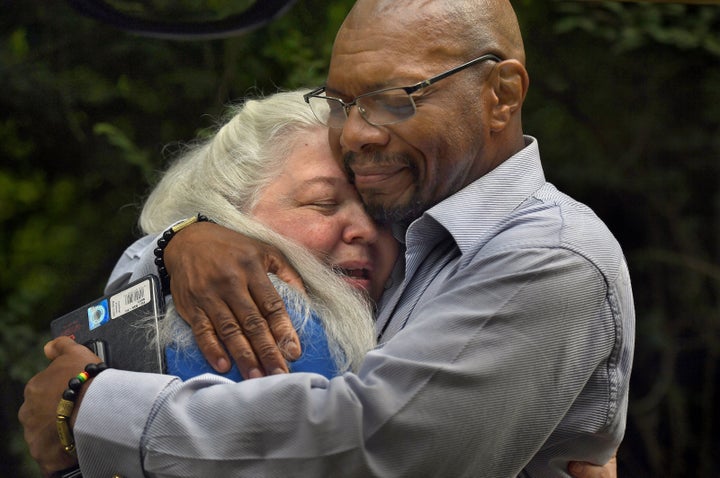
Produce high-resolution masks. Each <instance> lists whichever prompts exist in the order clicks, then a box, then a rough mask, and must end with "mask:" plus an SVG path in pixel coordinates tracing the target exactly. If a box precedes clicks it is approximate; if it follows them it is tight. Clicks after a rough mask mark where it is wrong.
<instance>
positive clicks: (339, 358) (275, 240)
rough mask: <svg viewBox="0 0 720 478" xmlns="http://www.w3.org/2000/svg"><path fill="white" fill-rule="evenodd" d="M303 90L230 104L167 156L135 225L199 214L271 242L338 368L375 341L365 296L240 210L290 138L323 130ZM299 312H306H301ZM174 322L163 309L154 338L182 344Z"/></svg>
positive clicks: (286, 150)
mask: <svg viewBox="0 0 720 478" xmlns="http://www.w3.org/2000/svg"><path fill="white" fill-rule="evenodd" d="M303 93H304V91H292V92H283V93H276V94H275V95H273V96H269V97H266V98H263V99H249V100H246V101H245V102H244V103H243V104H241V105H240V106H236V107H232V108H231V110H230V112H231V117H230V119H229V120H228V121H227V122H226V123H225V124H224V125H222V126H221V127H220V128H219V130H218V131H217V133H216V134H215V135H213V136H212V137H211V138H209V139H207V140H204V141H201V142H199V143H195V144H192V145H190V146H188V147H187V148H186V150H185V151H184V152H183V153H181V154H180V156H179V157H177V158H176V159H175V160H174V162H173V163H172V164H171V166H170V168H169V169H168V170H167V172H166V173H165V174H164V175H163V177H162V179H161V180H160V182H159V183H158V184H157V186H156V187H155V188H154V190H153V191H152V193H151V194H150V196H149V197H148V199H147V201H146V203H145V205H144V207H143V210H142V213H141V215H140V227H141V228H142V229H143V231H144V232H145V233H146V234H158V233H160V232H162V231H163V230H164V229H165V228H167V227H168V225H170V224H172V223H174V222H176V221H178V220H180V219H183V218H186V217H190V216H193V215H195V214H197V213H202V214H204V215H206V216H208V217H209V218H211V219H212V220H213V221H214V222H216V223H218V224H220V225H223V226H225V227H228V228H230V229H234V230H236V231H238V232H241V233H243V234H245V235H246V236H249V237H252V238H255V239H259V240H261V241H263V242H266V243H269V244H272V245H274V246H275V247H277V248H278V249H279V250H280V251H281V252H282V253H283V254H284V255H285V256H286V257H287V259H288V261H289V262H290V263H291V264H292V265H293V267H295V269H296V270H297V271H298V273H299V274H300V276H301V277H302V279H303V282H304V285H305V288H306V293H307V297H306V299H307V300H308V301H309V304H308V307H309V308H310V309H312V310H314V311H315V312H316V313H317V315H318V316H319V318H320V320H321V322H322V324H323V326H324V328H325V332H326V334H327V337H328V344H329V346H330V352H331V354H332V355H333V358H334V359H335V362H336V364H337V368H338V370H339V371H340V372H343V371H346V370H357V368H358V366H359V365H360V363H361V362H362V360H363V358H364V356H365V354H366V352H367V351H368V350H370V349H371V348H372V347H374V345H375V338H374V337H375V334H374V325H373V319H372V306H371V304H370V302H369V300H368V299H367V298H366V297H365V296H364V295H363V294H362V293H360V292H358V291H356V290H354V289H353V288H352V287H350V286H349V285H347V284H346V283H345V282H344V281H343V280H342V279H341V278H340V277H339V276H338V275H337V274H336V273H335V272H333V271H332V270H331V268H330V267H329V266H327V265H325V264H323V263H321V262H320V261H319V260H318V259H316V258H315V256H313V255H312V254H311V253H310V252H309V251H307V250H306V249H305V248H303V247H301V246H299V245H298V244H296V243H294V242H292V241H290V240H288V239H286V238H284V237H282V236H281V235H280V234H277V233H275V232H274V231H272V230H271V229H270V228H268V227H267V226H265V225H263V224H261V223H260V222H259V221H257V220H255V219H253V218H251V217H250V216H249V215H248V211H251V210H252V209H253V207H254V206H255V203H256V202H257V198H258V197H259V195H260V193H261V191H262V190H263V188H264V187H265V186H267V184H268V183H269V182H270V181H271V180H272V179H273V178H274V177H276V176H277V175H278V173H279V172H280V171H281V170H282V168H283V166H284V164H285V161H286V159H287V158H288V156H289V154H290V152H291V151H292V148H293V146H294V145H295V143H296V141H299V140H302V139H303V137H304V135H306V134H307V133H308V132H310V131H313V130H314V129H317V128H325V126H323V125H322V124H321V123H320V122H319V121H318V120H317V119H316V118H315V117H314V115H313V113H312V112H311V110H310V108H309V106H308V105H307V104H306V103H305V102H304V100H303V98H302V95H303ZM295 302H296V303H299V302H302V301H299V302H298V301H295ZM296 305H297V304H296ZM292 307H293V308H296V310H297V307H296V306H292ZM300 308H302V307H300ZM305 312H307V311H305ZM304 315H305V318H306V319H307V318H309V314H308V313H305V314H304ZM174 320H182V319H180V318H179V317H177V313H176V312H175V311H174V310H173V309H172V307H169V308H168V314H167V317H166V319H165V320H163V321H162V322H165V323H166V324H165V325H164V326H163V327H161V337H160V338H161V343H162V344H163V345H165V344H168V343H171V342H174V343H175V344H176V346H180V347H183V346H185V345H186V344H183V341H185V342H187V341H188V340H190V341H191V340H192V337H190V336H186V337H184V338H183V337H178V330H180V329H179V328H178V327H177V326H176V325H177V324H173V321H174ZM301 328H302V327H300V329H301ZM299 331H300V330H299ZM180 335H182V334H180ZM185 335H187V334H185Z"/></svg>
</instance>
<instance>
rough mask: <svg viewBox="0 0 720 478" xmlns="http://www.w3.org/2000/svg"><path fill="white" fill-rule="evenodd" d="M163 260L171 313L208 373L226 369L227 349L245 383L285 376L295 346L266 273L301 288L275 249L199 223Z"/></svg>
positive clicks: (168, 249) (174, 241)
mask: <svg viewBox="0 0 720 478" xmlns="http://www.w3.org/2000/svg"><path fill="white" fill-rule="evenodd" d="M164 260H165V266H166V268H167V270H168V273H169V274H170V278H171V280H170V289H171V292H172V296H173V301H174V303H175V307H176V309H177V311H178V313H179V314H180V316H181V317H183V319H185V321H187V322H188V323H189V324H190V326H191V327H192V329H193V333H194V335H195V339H196V340H197V343H198V346H199V347H200V350H202V352H203V354H204V355H205V357H206V358H207V360H208V362H209V363H210V364H211V365H212V366H213V367H214V368H215V370H217V371H218V372H226V371H228V370H229V369H230V362H229V359H228V356H227V353H226V351H225V348H227V350H228V351H229V352H230V355H232V358H233V359H234V361H235V363H237V365H238V369H239V370H240V373H241V374H242V376H243V377H245V378H254V377H261V376H263V375H266V374H276V373H286V372H288V368H287V364H286V361H285V358H287V359H288V360H294V359H297V358H298V357H299V356H300V341H299V339H298V337H297V333H296V332H295V328H294V327H293V325H292V322H291V321H290V317H289V316H288V314H287V311H286V310H285V306H284V303H283V301H282V299H281V298H280V296H279V295H278V293H277V291H276V290H275V287H274V286H273V285H272V283H271V282H270V280H269V279H268V277H267V273H268V272H271V273H273V274H275V275H277V276H278V277H279V278H280V279H281V280H283V281H285V282H287V283H288V284H290V285H293V286H296V287H299V288H301V289H302V288H303V285H302V280H301V279H300V276H299V275H298V274H297V272H296V271H295V270H294V269H293V268H292V267H291V266H290V265H289V264H288V262H287V261H286V260H285V258H284V256H283V255H282V254H281V253H280V252H279V251H277V249H275V248H273V247H271V246H269V245H268V244H265V243H263V242H260V241H256V240H254V239H250V238H248V237H246V236H243V235H242V234H239V233H237V232H234V231H232V230H230V229H226V228H224V227H222V226H219V225H217V224H213V223H209V222H201V223H197V224H193V225H192V226H188V227H186V228H184V229H183V230H181V231H180V232H178V233H177V235H175V236H174V237H173V239H172V241H170V242H169V243H168V245H167V247H166V249H165V252H164ZM222 345H224V346H225V348H223V346H222Z"/></svg>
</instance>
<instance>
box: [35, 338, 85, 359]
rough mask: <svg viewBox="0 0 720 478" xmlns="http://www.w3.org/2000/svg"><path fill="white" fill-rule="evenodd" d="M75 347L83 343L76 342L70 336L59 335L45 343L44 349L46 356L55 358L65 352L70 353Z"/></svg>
mask: <svg viewBox="0 0 720 478" xmlns="http://www.w3.org/2000/svg"><path fill="white" fill-rule="evenodd" d="M75 347H82V345H80V344H78V343H77V342H75V341H74V340H73V339H71V338H70V337H64V336H63V337H58V338H56V339H53V340H51V341H50V342H48V343H46V344H45V347H44V349H43V351H44V352H45V356H46V357H47V358H48V359H50V360H55V359H56V358H58V357H59V356H60V355H62V354H64V353H69V352H70V351H71V350H72V349H73V348H75Z"/></svg>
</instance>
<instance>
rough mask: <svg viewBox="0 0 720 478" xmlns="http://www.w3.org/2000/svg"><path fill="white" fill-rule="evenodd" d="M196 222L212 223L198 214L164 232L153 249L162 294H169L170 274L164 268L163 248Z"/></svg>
mask: <svg viewBox="0 0 720 478" xmlns="http://www.w3.org/2000/svg"><path fill="white" fill-rule="evenodd" d="M196 222H212V221H211V220H210V219H208V218H207V216H203V215H202V214H198V215H196V216H192V217H189V218H187V219H185V220H183V221H181V222H179V223H177V224H175V225H174V226H172V227H171V228H169V229H168V230H166V231H165V232H163V234H162V236H161V237H160V239H158V240H157V247H156V248H155V251H154V253H155V266H157V271H158V277H160V285H161V287H162V290H163V292H164V293H166V294H169V293H170V274H168V271H167V268H166V267H165V248H166V247H167V245H168V244H169V243H170V239H172V238H173V237H174V236H175V234H177V233H178V232H180V231H181V230H183V229H185V228H186V227H188V226H189V225H190V224H195V223H196Z"/></svg>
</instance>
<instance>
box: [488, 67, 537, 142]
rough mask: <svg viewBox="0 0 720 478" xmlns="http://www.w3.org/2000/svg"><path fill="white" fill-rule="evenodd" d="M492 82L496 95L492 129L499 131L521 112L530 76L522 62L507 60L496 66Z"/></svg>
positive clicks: (491, 122) (492, 114) (491, 119)
mask: <svg viewBox="0 0 720 478" xmlns="http://www.w3.org/2000/svg"><path fill="white" fill-rule="evenodd" d="M490 84H491V86H492V90H493V93H494V96H495V105H494V106H493V109H492V111H491V116H490V130H491V131H493V132H499V131H502V130H504V129H505V128H506V127H507V125H508V123H510V121H511V119H512V118H513V116H515V113H519V112H520V109H521V108H522V104H523V101H525V95H526V94H527V90H528V86H529V84H530V78H529V77H528V73H527V70H525V67H524V66H523V65H522V63H520V62H519V61H517V60H505V61H503V62H501V63H499V64H498V65H497V66H496V67H495V71H494V72H493V76H492V79H491V80H490Z"/></svg>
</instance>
